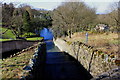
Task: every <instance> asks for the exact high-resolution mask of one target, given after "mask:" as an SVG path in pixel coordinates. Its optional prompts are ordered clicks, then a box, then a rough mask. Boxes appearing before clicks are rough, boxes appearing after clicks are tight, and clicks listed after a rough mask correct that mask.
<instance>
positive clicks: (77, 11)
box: [52, 2, 96, 37]
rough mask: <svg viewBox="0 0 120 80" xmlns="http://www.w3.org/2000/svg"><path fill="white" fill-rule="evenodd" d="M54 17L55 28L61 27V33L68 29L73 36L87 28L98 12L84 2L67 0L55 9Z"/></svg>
mask: <svg viewBox="0 0 120 80" xmlns="http://www.w3.org/2000/svg"><path fill="white" fill-rule="evenodd" d="M52 18H53V29H54V28H60V29H61V31H62V32H61V33H63V32H65V33H66V31H67V32H68V35H69V37H71V35H72V33H74V32H76V31H77V30H86V26H88V25H89V24H92V23H93V20H94V19H95V18H96V14H95V9H93V8H89V7H88V6H86V5H85V4H84V3H83V2H66V3H63V4H62V5H61V6H59V7H58V8H57V9H55V10H54V11H53V16H52ZM56 26H57V27H56Z"/></svg>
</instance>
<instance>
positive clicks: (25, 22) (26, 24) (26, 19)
mask: <svg viewBox="0 0 120 80" xmlns="http://www.w3.org/2000/svg"><path fill="white" fill-rule="evenodd" d="M23 29H24V31H25V32H30V31H31V29H30V15H29V12H28V11H27V10H26V11H25V12H24V13H23Z"/></svg>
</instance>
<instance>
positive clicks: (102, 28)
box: [95, 24, 109, 31]
mask: <svg viewBox="0 0 120 80" xmlns="http://www.w3.org/2000/svg"><path fill="white" fill-rule="evenodd" d="M95 30H99V31H107V30H109V26H108V25H106V24H97V25H96V27H95Z"/></svg>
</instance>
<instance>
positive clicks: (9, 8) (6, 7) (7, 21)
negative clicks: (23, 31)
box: [2, 3, 15, 27]
mask: <svg viewBox="0 0 120 80" xmlns="http://www.w3.org/2000/svg"><path fill="white" fill-rule="evenodd" d="M14 9H15V8H14V5H13V4H12V3H10V4H6V3H4V4H2V24H3V26H5V27H8V26H11V19H12V16H13V11H14Z"/></svg>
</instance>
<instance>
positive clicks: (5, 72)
mask: <svg viewBox="0 0 120 80" xmlns="http://www.w3.org/2000/svg"><path fill="white" fill-rule="evenodd" d="M34 52H35V49H31V50H28V51H26V52H23V53H22V54H19V55H18V56H16V57H12V58H7V59H5V60H3V63H2V65H1V67H2V80H7V79H10V80H14V79H17V80H18V79H19V78H20V76H22V73H23V67H24V66H25V65H27V64H28V63H29V60H30V59H31V58H32V55H33V54H34Z"/></svg>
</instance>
